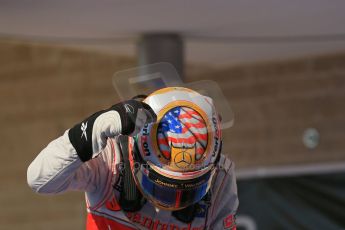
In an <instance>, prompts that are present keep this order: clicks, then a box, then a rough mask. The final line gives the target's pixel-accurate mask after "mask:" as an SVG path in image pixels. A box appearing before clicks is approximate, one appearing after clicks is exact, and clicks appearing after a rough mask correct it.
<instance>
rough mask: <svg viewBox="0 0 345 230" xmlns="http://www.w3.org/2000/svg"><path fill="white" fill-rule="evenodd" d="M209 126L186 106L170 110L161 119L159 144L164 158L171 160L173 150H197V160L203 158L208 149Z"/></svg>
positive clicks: (158, 134) (158, 131)
mask: <svg viewBox="0 0 345 230" xmlns="http://www.w3.org/2000/svg"><path fill="white" fill-rule="evenodd" d="M207 135H208V133H207V126H206V122H205V121H204V119H203V118H202V116H201V115H200V114H199V113H198V112H197V111H195V110H194V109H191V108H189V107H186V106H177V107H175V108H172V109H171V110H169V111H168V112H167V113H166V114H165V115H164V116H163V117H162V119H161V121H160V123H159V125H158V130H157V142H158V147H159V150H160V152H161V154H162V156H163V157H164V158H165V159H166V160H170V158H171V148H172V146H173V147H177V148H195V153H196V154H195V160H196V161H198V160H200V159H201V158H202V156H203V154H204V153H205V150H206V147H207V139H208V136H207Z"/></svg>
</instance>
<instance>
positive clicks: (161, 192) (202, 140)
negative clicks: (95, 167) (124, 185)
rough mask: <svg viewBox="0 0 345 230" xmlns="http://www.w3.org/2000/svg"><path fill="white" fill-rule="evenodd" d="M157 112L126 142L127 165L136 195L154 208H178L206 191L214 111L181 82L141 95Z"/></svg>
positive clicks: (214, 141)
mask: <svg viewBox="0 0 345 230" xmlns="http://www.w3.org/2000/svg"><path fill="white" fill-rule="evenodd" d="M144 102H145V103H147V104H148V105H149V106H150V107H151V108H152V109H153V111H154V112H155V113H156V115H157V121H156V122H155V123H150V124H146V125H145V126H144V127H143V129H142V130H141V131H140V132H139V133H138V134H137V135H136V136H135V137H134V138H133V139H131V141H132V142H133V143H131V144H130V146H132V148H135V149H134V150H135V151H130V152H131V154H130V157H129V158H130V166H131V171H132V174H133V177H134V181H135V183H136V185H137V187H138V189H139V190H140V191H141V193H142V195H143V196H144V197H145V198H146V199H147V200H149V201H150V202H151V203H153V205H154V206H155V207H158V208H162V209H167V210H180V209H183V208H186V207H188V206H190V205H192V204H195V203H197V202H199V201H200V200H201V199H202V198H203V197H204V196H205V195H206V194H207V192H208V191H209V189H210V187H211V184H212V181H213V177H214V175H215V171H216V163H217V160H218V159H219V157H220V151H221V128H220V120H219V116H218V114H217V112H216V110H215V107H214V105H213V102H212V99H211V98H209V97H206V96H203V95H201V94H199V93H198V92H196V91H193V90H191V89H187V88H183V87H167V88H163V89H160V90H157V91H155V92H153V93H152V94H150V95H149V96H148V97H146V98H145V99H144Z"/></svg>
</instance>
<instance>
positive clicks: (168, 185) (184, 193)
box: [135, 167, 214, 210]
mask: <svg viewBox="0 0 345 230" xmlns="http://www.w3.org/2000/svg"><path fill="white" fill-rule="evenodd" d="M213 174H214V170H210V171H209V172H207V173H205V174H204V175H203V176H201V177H199V178H195V179H189V180H176V179H171V178H168V177H165V176H162V175H160V174H158V173H157V172H155V171H154V170H153V169H151V168H145V167H141V169H139V170H137V171H136V173H135V179H136V181H137V184H138V186H139V188H140V189H141V191H142V193H143V195H144V196H145V197H146V198H147V199H148V200H149V201H151V202H152V203H153V204H154V205H155V206H156V207H159V208H163V209H169V210H178V209H182V208H185V207H187V206H189V205H191V204H194V203H197V202H198V201H200V200H201V199H202V198H203V197H204V196H205V195H206V193H207V192H208V190H209V188H210V186H211V182H212V177H213Z"/></svg>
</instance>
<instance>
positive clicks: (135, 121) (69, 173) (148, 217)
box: [27, 87, 238, 230]
mask: <svg viewBox="0 0 345 230" xmlns="http://www.w3.org/2000/svg"><path fill="white" fill-rule="evenodd" d="M219 117H220V116H219V115H218V114H217V112H216V110H215V107H214V105H213V101H212V99H211V98H209V97H206V96H203V95H201V94H199V93H197V92H196V91H193V90H190V89H187V88H182V87H167V88H163V89H160V90H157V91H155V92H153V93H152V94H150V95H149V96H145V97H144V96H138V97H136V98H133V99H131V100H127V101H123V102H120V103H118V104H116V105H113V106H112V107H110V108H109V109H105V110H102V111H99V112H96V113H94V114H93V115H91V116H90V117H88V118H86V119H85V120H83V121H82V122H80V123H78V124H76V125H75V126H74V127H72V128H71V129H69V130H67V131H66V132H65V133H64V134H63V135H62V136H61V137H58V138H57V139H55V140H53V141H52V142H51V143H49V144H48V146H47V147H45V148H44V149H43V150H42V151H41V152H40V153H39V154H38V156H37V157H36V158H35V160H34V161H33V162H32V163H31V164H30V166H29V168H28V172H27V180H28V184H29V186H30V187H31V188H32V189H33V190H34V191H35V192H37V193H40V194H60V193H64V192H66V191H75V190H77V191H83V192H85V195H86V196H85V197H86V206H87V218H86V219H87V223H86V229H88V230H96V229H101V230H103V229H104V230H110V229H117V230H130V229H153V230H163V229H164V230H168V229H170V230H201V229H216V230H218V229H232V230H234V229H236V224H235V214H236V210H237V207H238V198H237V187H236V179H235V175H234V164H233V163H232V161H230V160H229V159H228V158H226V157H225V156H224V155H222V154H221V147H222V137H221V128H220V120H219Z"/></svg>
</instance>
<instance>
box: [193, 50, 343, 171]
mask: <svg viewBox="0 0 345 230" xmlns="http://www.w3.org/2000/svg"><path fill="white" fill-rule="evenodd" d="M209 78H211V79H214V80H215V81H217V82H218V83H219V85H220V86H221V88H222V90H223V92H224V93H225V95H226V97H227V99H228V100H229V101H230V104H231V105H232V107H233V110H234V113H235V125H234V127H233V128H232V129H229V130H226V131H225V132H224V136H225V138H224V140H225V141H224V142H225V146H224V150H225V151H224V152H226V153H229V155H230V157H232V158H233V159H234V161H235V162H236V163H237V167H238V168H248V167H257V166H273V165H275V166H277V165H292V164H294V165H295V164H297V165H300V164H310V163H327V162H338V161H345V142H344V140H345V55H344V54H338V55H329V56H320V57H310V58H303V59H302V58H301V59H296V60H288V61H281V62H272V63H261V64H253V65H246V66H239V67H232V68H225V69H222V70H214V71H210V72H206V73H204V74H198V75H196V76H195V77H193V79H209ZM307 128H316V129H317V130H318V132H319V134H320V142H319V145H318V146H317V147H316V148H315V149H313V150H310V149H308V148H306V147H305V146H304V144H303V142H302V136H303V133H304V131H305V130H306V129H307Z"/></svg>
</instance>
